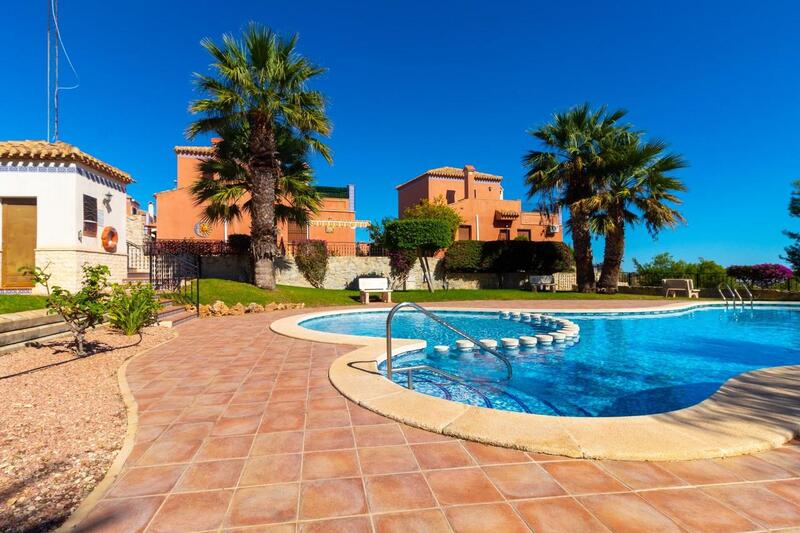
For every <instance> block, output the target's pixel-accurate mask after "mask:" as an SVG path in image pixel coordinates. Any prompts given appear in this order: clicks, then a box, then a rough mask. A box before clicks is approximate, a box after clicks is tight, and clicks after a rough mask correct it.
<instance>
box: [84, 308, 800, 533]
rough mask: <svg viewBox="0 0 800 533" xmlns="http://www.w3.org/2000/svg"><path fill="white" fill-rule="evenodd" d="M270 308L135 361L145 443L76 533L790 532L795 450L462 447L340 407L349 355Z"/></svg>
mask: <svg viewBox="0 0 800 533" xmlns="http://www.w3.org/2000/svg"><path fill="white" fill-rule="evenodd" d="M462 305H463V304H462ZM274 316H281V315H269V316H266V315H248V316H243V317H232V318H222V319H207V320H202V321H193V322H190V323H188V324H186V325H185V326H181V327H180V328H179V337H178V338H177V339H175V340H174V341H172V342H170V343H168V344H166V345H163V346H161V347H159V348H157V349H156V350H154V351H152V352H150V353H148V354H146V355H144V356H141V357H139V358H137V359H136V360H134V361H133V362H132V363H131V364H130V366H129V368H128V373H127V377H128V381H129V383H130V386H131V389H132V391H133V394H134V396H135V397H136V399H137V403H138V406H139V410H140V411H139V424H140V426H139V429H138V435H137V442H136V444H135V446H134V448H133V451H132V453H131V454H130V456H129V458H128V459H127V462H126V464H125V467H124V469H123V471H122V472H121V473H120V475H119V476H118V478H117V480H116V482H115V484H114V485H113V486H112V487H111V489H110V490H109V491H108V492H107V493H106V494H105V496H104V497H103V499H102V500H101V501H100V502H99V503H98V505H97V506H96V507H95V508H94V509H93V510H92V511H91V512H90V513H89V515H88V516H87V517H86V518H85V519H84V520H83V522H82V523H81V524H80V526H79V530H81V531H104V532H105V531H122V532H126V533H127V532H132V531H144V530H147V531H209V530H211V531H220V530H225V531H227V530H234V529H236V530H237V531H238V530H242V531H248V530H249V529H247V528H249V527H251V526H254V529H253V531H270V532H284V531H285V532H291V531H303V532H307V531H346V532H348V533H350V532H359V531H365V532H369V531H376V532H393V531H397V532H408V531H420V532H428V531H430V532H436V531H456V532H462V531H463V532H471V531H492V532H494V531H497V532H499V531H503V532H515V531H528V530H531V529H532V530H535V531H609V530H612V531H703V532H705V531H751V530H767V529H778V528H791V527H800V443H798V442H793V443H790V445H788V446H785V447H783V448H781V449H779V450H773V451H770V452H766V453H762V454H758V456H746V457H737V458H731V459H724V460H703V461H687V462H680V463H636V462H619V461H586V460H575V459H568V458H564V457H557V456H549V455H543V454H529V453H524V452H520V451H516V450H507V449H502V448H495V447H491V446H485V445H481V444H476V443H471V442H464V441H460V440H455V439H451V438H449V437H445V436H442V435H439V434H435V433H429V432H426V431H422V430H419V429H416V428H412V427H408V426H404V425H402V424H398V423H396V422H394V421H392V420H389V419H386V418H383V417H381V416H378V415H376V414H374V413H372V412H369V411H367V410H365V409H362V408H360V407H358V406H357V405H355V404H352V403H350V402H348V401H346V400H344V399H343V398H342V397H341V396H340V395H339V393H338V392H337V391H336V390H335V389H334V388H333V387H332V386H331V385H330V384H329V383H328V381H327V377H326V376H327V369H328V366H329V365H330V363H331V361H333V360H334V359H335V358H336V357H338V356H339V355H341V354H343V353H346V352H347V351H349V348H348V347H344V346H335V345H327V344H316V343H310V342H306V341H298V340H293V339H288V338H285V337H281V336H278V335H276V334H274V333H272V332H271V331H270V330H269V329H268V325H269V320H270V319H271V318H273V317H274ZM255 526H260V527H255ZM241 528H245V529H241Z"/></svg>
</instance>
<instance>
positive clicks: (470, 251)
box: [444, 241, 484, 272]
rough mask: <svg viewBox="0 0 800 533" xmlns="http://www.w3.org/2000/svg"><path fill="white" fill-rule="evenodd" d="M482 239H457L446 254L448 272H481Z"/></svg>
mask: <svg viewBox="0 0 800 533" xmlns="http://www.w3.org/2000/svg"><path fill="white" fill-rule="evenodd" d="M483 245H484V243H483V242H482V241H456V242H454V243H453V244H452V246H450V248H448V249H447V252H445V254H444V269H445V270H446V271H447V272H481V271H483V269H484V264H483Z"/></svg>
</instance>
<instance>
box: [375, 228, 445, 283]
mask: <svg viewBox="0 0 800 533" xmlns="http://www.w3.org/2000/svg"><path fill="white" fill-rule="evenodd" d="M385 227H386V230H385V240H386V245H387V246H388V247H389V249H390V250H409V251H414V252H415V253H416V254H417V257H418V258H419V262H420V266H421V267H422V273H423V275H424V276H425V283H426V284H427V285H428V290H429V291H431V292H433V276H432V275H431V269H430V266H429V265H428V257H429V256H431V255H433V254H435V253H436V252H438V251H439V250H441V249H443V248H447V247H448V246H450V245H451V244H452V243H453V232H452V231H450V229H451V227H450V226H449V225H448V223H447V222H445V221H443V220H441V219H414V218H405V219H400V220H394V221H391V222H388V223H386V226H385Z"/></svg>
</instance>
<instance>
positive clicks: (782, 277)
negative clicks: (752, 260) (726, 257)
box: [727, 263, 794, 289]
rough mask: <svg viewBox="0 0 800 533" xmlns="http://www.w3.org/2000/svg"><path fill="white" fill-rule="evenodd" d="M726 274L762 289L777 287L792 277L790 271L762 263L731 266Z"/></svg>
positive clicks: (786, 268)
mask: <svg viewBox="0 0 800 533" xmlns="http://www.w3.org/2000/svg"><path fill="white" fill-rule="evenodd" d="M727 273H728V275H729V276H731V277H732V278H736V279H737V280H739V281H741V282H744V283H746V284H748V285H755V286H756V287H760V288H762V289H766V288H769V287H772V286H773V285H778V284H779V283H783V282H785V281H786V280H789V279H791V278H792V276H793V275H794V274H793V272H792V270H791V269H790V268H788V267H785V266H783V265H779V264H776V263H762V264H759V265H749V266H748V265H732V266H729V267H728V270H727Z"/></svg>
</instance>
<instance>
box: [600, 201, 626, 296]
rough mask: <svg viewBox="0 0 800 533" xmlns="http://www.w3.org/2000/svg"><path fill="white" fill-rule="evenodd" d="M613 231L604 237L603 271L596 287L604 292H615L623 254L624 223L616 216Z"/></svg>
mask: <svg viewBox="0 0 800 533" xmlns="http://www.w3.org/2000/svg"><path fill="white" fill-rule="evenodd" d="M615 218H617V220H616V221H615V222H614V229H612V230H611V231H609V232H608V234H607V235H606V249H605V252H604V254H603V270H602V272H601V273H600V281H599V282H598V285H599V286H600V287H603V288H604V289H605V290H606V292H617V288H618V286H619V271H620V268H621V267H622V256H623V255H624V253H625V221H624V220H622V217H621V216H616V217H615Z"/></svg>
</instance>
